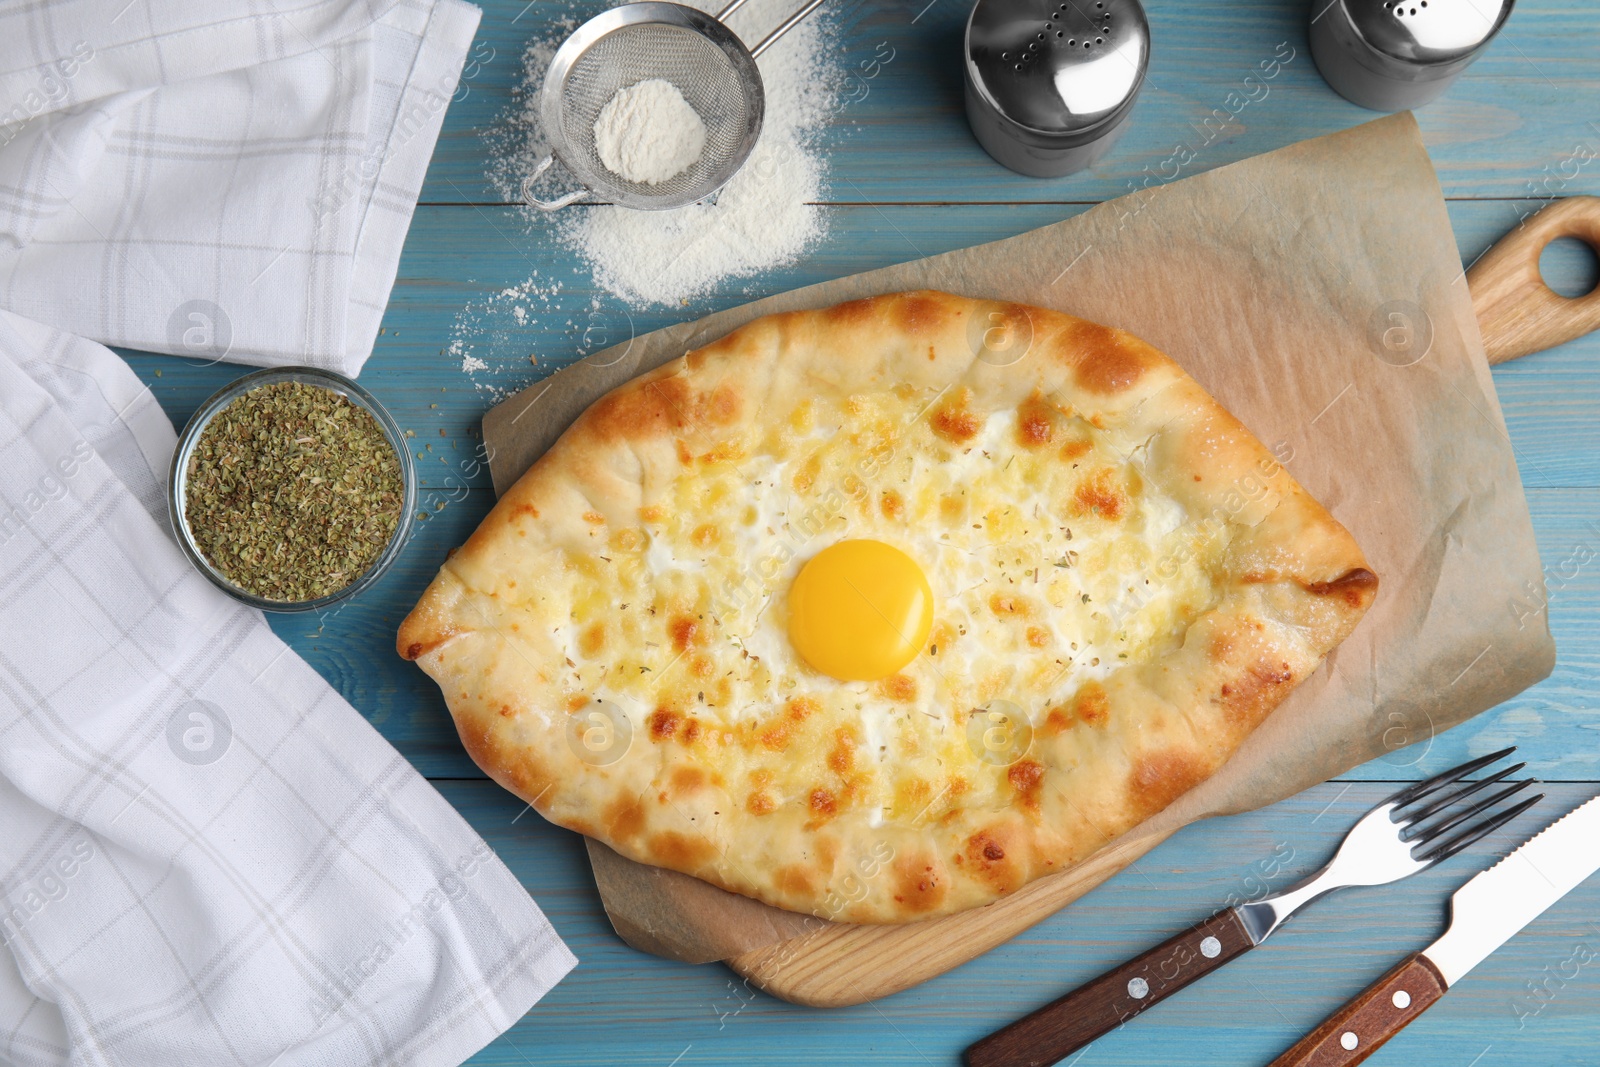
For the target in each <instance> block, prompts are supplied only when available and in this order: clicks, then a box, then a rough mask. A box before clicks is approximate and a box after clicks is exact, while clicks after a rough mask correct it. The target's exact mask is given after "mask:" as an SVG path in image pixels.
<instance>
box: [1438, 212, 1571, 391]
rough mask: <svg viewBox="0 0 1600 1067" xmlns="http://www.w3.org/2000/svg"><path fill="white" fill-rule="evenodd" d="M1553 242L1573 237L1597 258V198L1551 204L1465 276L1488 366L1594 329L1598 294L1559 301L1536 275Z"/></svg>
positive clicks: (1556, 343)
mask: <svg viewBox="0 0 1600 1067" xmlns="http://www.w3.org/2000/svg"><path fill="white" fill-rule="evenodd" d="M1558 237H1576V238H1578V239H1579V240H1580V241H1584V242H1585V243H1587V244H1588V245H1589V247H1590V248H1592V249H1594V250H1595V252H1596V254H1600V197H1593V196H1569V197H1567V198H1566V199H1565V200H1558V201H1556V202H1555V203H1554V204H1551V205H1550V206H1549V207H1547V208H1545V209H1544V210H1543V211H1541V212H1539V213H1538V214H1537V215H1534V216H1533V217H1532V218H1530V219H1527V220H1525V221H1524V222H1523V223H1522V225H1520V226H1518V227H1517V228H1516V229H1515V230H1512V231H1511V232H1510V233H1508V234H1506V235H1505V236H1504V237H1502V238H1500V240H1499V241H1498V242H1496V243H1495V246H1494V247H1493V248H1491V249H1489V251H1487V252H1485V253H1484V254H1483V255H1482V256H1481V257H1479V259H1478V261H1477V262H1476V263H1474V264H1473V265H1472V269H1471V270H1469V271H1468V272H1467V288H1468V289H1470V290H1471V291H1472V310H1473V311H1474V312H1475V313H1476V314H1477V316H1478V329H1479V331H1480V332H1481V333H1482V334H1483V349H1484V351H1485V352H1487V353H1488V354H1489V362H1490V363H1504V362H1506V361H1507V360H1511V359H1516V358H1517V357H1518V356H1526V355H1528V354H1529V353H1532V352H1542V351H1544V350H1545V349H1546V348H1554V347H1555V346H1556V345H1559V344H1563V343H1565V342H1567V341H1570V340H1572V339H1573V338H1575V337H1582V336H1583V335H1584V334H1586V333H1588V332H1589V331H1591V330H1596V329H1600V289H1596V290H1595V291H1594V292H1591V293H1589V294H1587V295H1585V296H1577V297H1565V296H1562V295H1561V294H1560V293H1557V292H1555V291H1554V290H1552V289H1551V288H1550V287H1549V286H1548V285H1546V284H1545V283H1544V277H1543V276H1542V275H1541V274H1540V273H1539V256H1540V255H1542V254H1543V253H1544V250H1545V246H1546V245H1548V244H1549V243H1550V242H1551V241H1554V240H1556V239H1557V238H1558Z"/></svg>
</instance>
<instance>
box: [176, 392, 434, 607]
mask: <svg viewBox="0 0 1600 1067" xmlns="http://www.w3.org/2000/svg"><path fill="white" fill-rule="evenodd" d="M187 480H188V485H187V488H186V489H185V492H184V515H185V517H186V518H187V519H188V523H189V529H190V531H191V532H192V533H193V535H194V540H195V543H196V544H197V545H198V546H199V548H200V551H201V552H202V553H203V554H204V555H205V557H206V559H207V560H209V561H210V562H211V565H212V566H213V567H215V568H216V569H217V570H219V571H221V572H222V573H223V575H224V576H226V577H227V579H228V580H229V581H230V582H232V583H233V584H234V585H237V586H238V587H239V588H241V589H243V590H245V591H246V592H248V593H253V594H254V595H256V596H258V597H262V598H264V599H267V600H279V601H297V600H314V599H316V598H318V597H323V596H327V595H329V594H330V593H336V592H338V591H339V590H340V589H343V588H344V587H345V586H347V585H349V584H350V583H351V582H353V581H355V580H356V579H357V578H359V577H361V575H362V574H364V573H365V572H366V570H367V568H368V567H370V566H371V565H372V563H373V562H374V561H375V560H376V559H377V558H378V556H380V555H381V554H382V553H383V550H384V548H385V547H386V546H387V545H388V544H389V540H390V538H392V537H393V536H394V531H395V527H396V526H397V525H398V524H399V521H400V507H401V504H402V502H403V499H404V484H403V482H402V481H401V474H400V459H399V457H398V456H397V455H396V454H395V450H394V448H393V447H392V446H391V445H390V444H389V439H388V438H387V437H385V436H384V433H383V429H382V428H381V427H380V426H379V425H378V423H377V420H375V419H374V418H373V417H372V415H371V413H370V412H368V411H366V410H365V409H363V408H360V407H357V406H356V405H354V404H352V403H351V402H350V401H349V400H347V399H346V398H345V397H343V396H341V395H340V394H338V393H336V392H334V391H333V390H331V389H324V388H322V387H320V386H315V385H307V384H305V383H303V382H279V383H275V384H272V385H263V386H259V387H257V388H255V389H251V390H250V391H249V392H247V393H245V394H244V395H243V396H240V397H239V398H238V399H237V400H235V401H233V403H231V404H229V405H228V406H227V407H225V408H223V409H222V410H221V411H219V412H217V414H216V415H215V416H213V417H212V419H211V421H210V422H209V423H207V424H206V427H205V429H204V430H203V431H201V433H200V439H199V440H198V441H197V442H196V443H195V447H194V451H193V452H192V453H191V454H190V457H189V466H188V471H187Z"/></svg>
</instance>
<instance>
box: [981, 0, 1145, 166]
mask: <svg viewBox="0 0 1600 1067" xmlns="http://www.w3.org/2000/svg"><path fill="white" fill-rule="evenodd" d="M1149 66H1150V24H1149V22H1148V21H1147V20H1146V19H1145V14H1144V8H1143V7H1142V6H1140V4H1139V0H977V3H976V4H975V5H973V8H972V15H971V16H970V17H969V18H968V19H967V33H966V61H965V70H966V98H967V122H968V123H969V124H970V125H971V126H972V132H973V135H974V136H976V137H977V139H978V143H979V144H981V145H983V147H984V150H985V151H987V152H988V153H989V154H990V155H991V156H993V157H994V158H995V159H996V160H998V161H999V162H1001V163H1003V164H1005V165H1006V166H1007V167H1010V168H1011V169H1012V170H1014V171H1018V172H1020V173H1022V174H1028V175H1032V176H1033V177H1036V178H1056V177H1060V176H1062V175H1065V174H1071V173H1073V172H1074V171H1079V170H1082V169H1083V168H1084V167H1087V166H1089V165H1090V164H1091V163H1093V162H1094V161H1095V160H1097V159H1099V158H1100V157H1101V156H1102V155H1104V154H1105V152H1106V150H1107V149H1108V148H1110V147H1111V144H1112V142H1113V141H1115V140H1116V138H1117V136H1118V135H1119V134H1121V133H1122V131H1123V129H1124V128H1125V127H1126V126H1127V124H1128V117H1129V115H1130V114H1131V113H1132V111H1133V102H1134V99H1135V98H1136V97H1137V96H1138V95H1139V89H1140V87H1141V86H1142V85H1143V84H1144V78H1145V72H1146V71H1147V70H1148V69H1149Z"/></svg>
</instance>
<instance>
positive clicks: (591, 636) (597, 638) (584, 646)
mask: <svg viewBox="0 0 1600 1067" xmlns="http://www.w3.org/2000/svg"><path fill="white" fill-rule="evenodd" d="M605 647H606V624H605V623H603V622H592V623H590V624H589V625H588V626H585V627H584V628H583V632H582V633H581V634H579V635H578V651H579V652H581V653H583V654H584V655H585V656H588V657H589V658H590V659H593V658H594V657H596V656H598V655H599V654H600V653H601V652H603V651H605Z"/></svg>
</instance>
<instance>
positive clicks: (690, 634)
mask: <svg viewBox="0 0 1600 1067" xmlns="http://www.w3.org/2000/svg"><path fill="white" fill-rule="evenodd" d="M667 633H668V634H670V635H671V636H672V647H673V649H674V651H677V652H682V651H684V650H685V649H687V648H688V647H689V645H690V644H700V643H701V642H699V641H697V640H696V638H698V637H699V636H700V622H699V620H698V619H696V618H695V617H694V616H692V615H674V616H673V617H672V621H671V622H669V623H668V624H667Z"/></svg>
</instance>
